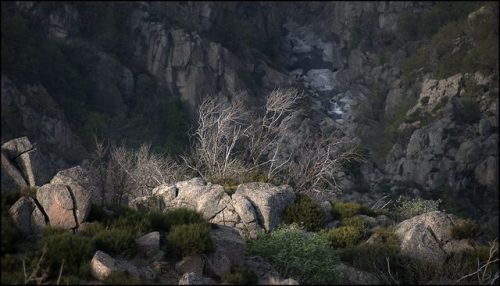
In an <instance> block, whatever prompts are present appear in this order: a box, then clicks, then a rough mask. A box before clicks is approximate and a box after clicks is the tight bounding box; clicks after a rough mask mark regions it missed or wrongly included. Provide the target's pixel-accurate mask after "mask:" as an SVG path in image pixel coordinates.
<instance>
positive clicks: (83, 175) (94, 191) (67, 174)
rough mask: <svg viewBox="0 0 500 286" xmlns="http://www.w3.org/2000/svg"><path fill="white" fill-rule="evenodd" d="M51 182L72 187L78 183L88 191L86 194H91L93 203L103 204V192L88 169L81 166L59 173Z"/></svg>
mask: <svg viewBox="0 0 500 286" xmlns="http://www.w3.org/2000/svg"><path fill="white" fill-rule="evenodd" d="M50 182H51V183H58V184H69V186H70V187H71V184H75V183H77V184H79V185H81V186H82V187H83V188H84V189H85V190H86V193H90V194H91V197H92V200H91V202H92V203H97V204H100V203H102V197H101V190H100V188H99V186H98V184H97V182H96V181H95V180H94V179H93V176H92V175H91V174H90V172H89V171H88V170H87V168H84V167H82V166H80V165H77V166H74V167H71V168H68V169H64V170H61V171H59V172H57V174H56V175H55V176H54V177H53V178H52V180H51V181H50ZM86 196H87V195H86V194H85V197H86Z"/></svg>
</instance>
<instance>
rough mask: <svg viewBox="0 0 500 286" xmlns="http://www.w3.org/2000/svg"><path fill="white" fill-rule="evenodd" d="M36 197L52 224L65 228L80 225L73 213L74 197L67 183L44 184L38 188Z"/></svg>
mask: <svg viewBox="0 0 500 286" xmlns="http://www.w3.org/2000/svg"><path fill="white" fill-rule="evenodd" d="M36 198H37V200H38V201H39V202H40V205H41V206H42V208H43V209H44V211H45V213H46V214H47V216H48V217H49V222H50V226H52V227H55V228H65V229H70V228H76V227H77V226H78V224H77V222H76V220H75V215H74V213H73V209H74V207H75V206H74V204H73V199H72V198H71V193H70V191H69V189H68V187H67V186H66V185H63V184H46V185H43V186H42V187H40V188H39V189H38V191H37V193H36Z"/></svg>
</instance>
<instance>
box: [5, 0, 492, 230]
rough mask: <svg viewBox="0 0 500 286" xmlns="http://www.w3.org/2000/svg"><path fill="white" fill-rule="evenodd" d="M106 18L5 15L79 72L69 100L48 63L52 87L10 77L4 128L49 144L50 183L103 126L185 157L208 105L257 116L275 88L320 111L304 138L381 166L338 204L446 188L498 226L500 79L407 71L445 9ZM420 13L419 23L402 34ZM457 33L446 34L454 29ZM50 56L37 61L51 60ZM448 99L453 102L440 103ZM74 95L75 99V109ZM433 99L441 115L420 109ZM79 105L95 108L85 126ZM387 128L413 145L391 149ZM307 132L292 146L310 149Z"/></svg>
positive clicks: (44, 175)
mask: <svg viewBox="0 0 500 286" xmlns="http://www.w3.org/2000/svg"><path fill="white" fill-rule="evenodd" d="M483 4H484V3H480V4H477V6H476V7H472V8H470V7H469V8H467V9H469V10H470V11H468V12H467V14H466V15H460V19H468V18H470V19H473V18H474V17H473V16H474V14H473V13H476V14H475V15H476V17H477V15H478V14H477V13H479V15H480V17H481V14H480V13H483V15H487V14H484V13H485V12H484V9H483V10H480V9H479V8H480V7H481V6H484V5H483ZM101 5H102V6H99V4H88V3H80V4H77V3H75V4H72V3H65V4H61V5H50V4H48V3H43V2H40V3H37V2H33V3H32V2H18V3H15V2H12V3H5V4H4V3H3V4H2V11H8V12H2V13H5V15H6V16H9V17H13V16H14V15H18V16H20V17H22V18H23V19H25V21H26V22H27V23H28V27H29V29H31V30H30V31H31V33H32V34H33V37H34V38H35V39H37V40H39V41H40V42H43V43H57V44H56V45H59V46H60V48H59V51H60V54H61V55H62V56H60V57H59V56H58V57H55V56H54V60H56V59H57V60H60V61H61V62H60V63H61V64H62V65H68V66H71V67H73V68H74V70H75V71H74V73H75V75H76V76H75V77H74V78H69V77H68V78H65V80H67V81H69V82H70V84H69V88H68V89H64V88H61V89H58V88H57V87H54V85H53V84H51V81H52V80H53V78H50V77H42V75H43V74H44V73H45V72H46V73H47V74H53V75H54V78H58V77H59V75H58V74H57V73H58V72H60V70H58V69H57V67H52V66H48V64H47V63H43V64H40V70H41V71H42V72H41V73H39V75H38V76H39V77H40V79H37V80H35V81H34V82H30V81H27V80H24V79H23V78H22V77H23V74H21V73H20V72H19V71H18V70H16V69H15V68H13V67H12V66H7V68H6V69H2V126H3V127H5V126H6V127H7V128H5V130H4V128H2V143H3V142H5V141H8V140H10V139H12V138H14V137H17V136H18V135H19V134H18V133H22V135H26V136H29V138H30V139H31V140H32V141H33V142H37V143H38V144H39V147H40V151H41V152H36V153H37V154H36V155H35V156H34V158H33V165H34V168H35V169H36V170H37V171H36V173H37V174H40V175H37V185H43V184H44V183H47V182H48V180H49V179H50V178H51V177H52V176H53V175H54V174H55V173H56V172H57V171H58V170H61V169H64V168H67V167H70V166H73V165H76V164H78V163H80V162H81V161H82V160H83V159H88V158H89V156H88V152H89V151H91V148H92V147H91V144H89V142H90V143H93V142H92V137H91V134H90V132H91V131H92V130H94V129H96V130H97V129H100V131H101V133H102V135H104V136H106V137H109V138H110V139H111V140H113V141H115V142H119V141H120V140H121V139H123V138H127V140H128V142H127V143H130V145H132V146H134V145H135V146H138V145H139V144H140V143H142V142H141V141H144V140H145V139H146V140H147V141H151V142H153V145H154V146H156V147H158V149H159V150H163V151H164V150H176V151H179V150H182V148H181V147H182V146H185V145H187V144H186V140H185V137H183V136H184V135H182V134H184V133H185V131H187V126H186V124H185V123H186V122H188V123H193V122H194V119H195V110H196V108H197V106H198V105H199V103H200V101H201V99H202V98H203V97H204V96H205V95H207V94H216V95H218V96H221V97H227V98H235V97H243V99H244V101H245V102H246V103H247V104H248V105H249V106H250V107H249V108H252V109H257V108H258V107H259V106H260V105H261V104H262V102H263V98H264V96H265V95H266V94H268V93H269V92H270V91H271V90H272V89H273V88H274V87H277V86H279V87H283V88H286V87H291V86H295V87H299V88H300V89H302V90H304V92H305V93H306V94H307V96H308V100H309V102H310V105H311V106H310V108H309V110H310V113H309V114H307V115H306V116H304V118H301V119H300V120H301V121H300V122H297V126H301V127H302V126H303V128H300V129H299V128H297V130H310V132H311V133H313V134H314V133H319V131H320V130H321V131H325V130H335V129H340V130H341V131H342V132H343V136H345V137H346V138H348V139H350V140H353V141H354V142H357V143H359V144H360V146H361V147H362V148H365V149H367V150H368V151H369V154H370V159H368V160H367V162H365V163H364V164H362V165H361V166H360V167H359V168H358V169H355V170H346V171H345V172H343V173H342V174H339V180H338V181H339V182H340V185H341V187H342V189H343V190H344V195H343V196H342V197H341V198H340V199H348V198H349V199H353V200H367V203H372V202H374V201H376V200H377V198H380V197H381V196H383V195H387V194H389V195H391V196H394V197H397V196H398V195H399V194H403V193H406V194H409V195H412V196H413V195H414V194H417V195H423V194H425V195H427V194H429V195H428V196H429V197H433V198H440V197H443V196H444V195H443V192H444V191H443V190H445V189H446V190H448V193H449V195H450V197H451V198H452V199H451V200H453V201H456V202H458V203H459V204H462V205H461V207H462V208H465V209H466V210H467V211H468V212H469V213H470V214H473V215H474V216H475V217H477V218H481V217H483V218H482V220H483V221H486V220H488V218H487V217H484V216H488V215H493V216H495V215H496V216H497V215H498V201H495V200H488V199H485V198H488V197H492V195H491V194H492V193H493V194H498V186H497V185H498V178H497V176H496V174H497V173H498V152H497V151H495V150H496V147H497V145H498V105H499V104H498V84H497V82H498V65H497V69H496V70H497V72H496V74H495V73H494V72H493V73H491V74H484V73H479V74H477V73H476V70H473V71H467V72H465V71H464V72H462V73H460V75H459V76H458V79H457V77H454V76H455V75H449V76H439V77H437V76H434V75H433V74H432V71H431V72H429V71H427V73H426V74H422V75H419V74H418V73H417V71H418V70H420V67H415V68H414V69H413V70H411V75H412V76H411V79H412V81H411V82H410V83H409V84H406V83H404V77H405V76H406V74H405V72H406V71H404V64H403V63H404V62H405V59H408V58H411V57H412V55H415V54H416V51H417V49H418V48H419V47H420V46H422V45H423V44H425V43H428V42H429V41H430V36H429V35H426V36H418V35H416V36H412V34H411V33H409V31H410V32H411V31H413V30H411V29H410V28H412V26H411V24H413V25H416V24H422V26H425V25H424V24H425V23H424V20H425V19H426V18H425V17H424V16H425V15H428V14H426V13H429V11H438V10H436V7H438V6H439V5H438V4H436V3H432V2H332V3H300V2H297V3H269V2H252V3H212V2H199V3H197V2H187V3H157V2H154V3H148V2H140V3H139V2H134V3H132V2H131V3H128V4H127V5H122V6H115V5H119V4H101ZM485 7H486V6H485ZM4 8H5V9H4ZM433 9H434V10H433ZM467 9H464V10H466V11H467ZM486 10H487V9H486ZM93 11H94V12H95V11H97V12H99V13H94V14H95V15H94V14H93ZM477 11H479V12H477ZM408 14H413V15H414V16H415V17H421V18H417V19H413V20H414V22H415V23H412V22H404V21H403V19H405V17H407V16H408ZM2 15H4V14H2ZM93 15H94V16H93ZM422 15H424V16H422ZM471 15H472V16H471ZM9 17H2V18H5V19H7V18H9ZM92 17H93V18H92ZM496 17H497V18H498V14H496ZM445 18H446V17H445V16H442V17H441V18H440V19H445ZM452 20H453V21H454V20H458V19H451V20H449V22H452ZM2 21H4V20H2ZM443 21H445V20H440V21H438V23H436V25H435V26H436V28H435V29H436V30H435V31H432V32H433V33H436V32H437V28H438V27H440V26H444V25H445V24H446V23H447V22H443ZM471 21H472V20H471ZM6 23H7V24H9V22H8V21H7V20H6ZM2 26H4V25H2ZM33 26H35V27H38V28H39V29H33ZM408 26H409V27H408ZM99 31H105V32H106V33H104V34H105V35H104V36H102V35H101V34H102V33H98V32H99ZM2 33H3V30H2ZM429 33H430V32H429ZM417 34H418V33H417ZM430 35H432V34H430ZM465 42H467V41H465ZM42 46H43V45H40V49H39V48H38V47H36V48H35V49H36V50H40V51H43V52H45V50H42V48H41V47H42ZM459 48H460V47H457V49H458V50H460V49H459ZM28 51H29V49H28ZM49 51H50V50H49ZM35 54H36V53H35ZM56 54H57V53H56ZM61 57H62V58H64V61H63V60H62V59H61ZM44 64H45V65H46V66H44ZM14 66H15V65H14ZM76 78H81V79H84V81H85V82H84V83H82V82H77V81H76V80H75V79H76ZM433 80H436V81H433ZM473 80H474V81H475V83H474V86H475V85H479V87H480V88H478V89H477V90H474V91H473V92H475V94H474V98H476V99H477V104H478V105H479V110H480V118H479V119H478V120H475V121H474V122H459V121H460V120H459V119H460V117H461V114H463V104H462V103H461V98H462V97H463V96H465V94H466V93H470V92H472V91H468V90H471V85H470V84H469V85H468V86H467V84H468V83H469V82H470V81H473ZM466 83H467V84H466ZM88 86H89V87H88ZM87 87H88V90H87ZM435 88H438V89H439V91H440V92H442V93H444V94H445V95H446V96H445V97H446V98H447V99H446V100H447V102H446V103H443V104H442V105H441V106H439V105H438V104H436V102H438V103H439V102H440V100H442V96H441V94H439V93H438V92H437V91H435ZM80 90H84V91H80ZM240 91H245V92H246V93H240ZM495 94H496V97H495ZM73 97H74V100H75V102H73V101H71V102H69V101H68V100H67V98H73ZM426 97H429V98H431V99H430V101H429V104H431V105H432V106H434V107H436V106H437V107H436V110H438V111H440V112H439V113H438V112H436V113H434V111H433V110H430V109H429V110H427V107H426V106H425V104H422V103H421V102H424V101H425V100H424V98H426ZM82 98H84V99H82ZM411 98H413V100H416V101H417V103H415V105H412V106H410V107H409V108H408V109H411V108H412V107H413V106H417V109H415V110H417V111H418V112H415V113H413V114H408V113H404V114H403V115H402V116H400V117H401V118H399V119H398V120H399V121H398V120H396V119H395V120H394V121H391V120H392V118H394V117H396V115H395V114H399V113H401V109H403V108H402V107H401V106H402V105H403V103H405V102H407V101H410V99H411ZM40 99H42V101H40ZM37 100H38V101H37ZM443 102H444V100H443ZM42 104H44V105H42ZM439 104H440V103H439ZM4 105H5V106H6V108H5V109H6V111H7V112H4ZM77 106H85V108H87V109H88V110H91V111H90V112H86V111H85V112H83V113H82V111H81V110H80V111H78V112H80V113H82V114H79V113H78V112H77V111H75V109H74V107H77ZM172 106H173V107H172ZM177 107H182V108H179V109H177ZM179 110H180V111H179ZM403 111H404V110H403ZM16 114H17V115H16ZM418 116H420V117H421V118H418ZM128 118H133V120H131V121H127V119H128ZM415 118H417V119H416V120H414V119H415ZM428 119H429V120H428ZM430 119H434V120H430ZM425 121H430V122H425ZM129 122H131V123H129ZM181 123H182V124H181ZM389 123H391V124H392V125H391V124H389ZM396 123H398V124H396ZM391 128H392V129H391ZM387 130H389V131H391V130H402V131H401V132H399V133H397V134H398V135H397V136H400V135H399V134H406V133H408V135H407V136H406V137H407V138H402V140H394V141H390V142H386V141H385V138H388V137H390V136H388V135H387V133H385V132H387ZM300 132H302V131H296V133H297V134H294V136H295V137H297V138H301V136H303V137H307V136H309V135H308V134H306V133H305V132H304V134H300ZM393 133H396V132H393ZM393 133H391V134H393ZM181 135H182V136H181ZM391 136H392V135H391ZM397 136H395V137H397ZM402 137H403V136H402ZM183 140H184V141H183ZM396 141H397V142H396ZM84 146H85V147H84ZM179 146H181V147H179ZM380 150H382V151H380ZM495 178H496V179H495ZM408 186H411V187H408ZM2 189H3V186H2ZM440 190H441V191H440ZM469 190H476V191H474V192H471V191H469ZM367 191H368V193H370V196H372V195H373V198H371V197H370V196H369V195H368V194H366V193H367ZM493 197H496V196H493Z"/></svg>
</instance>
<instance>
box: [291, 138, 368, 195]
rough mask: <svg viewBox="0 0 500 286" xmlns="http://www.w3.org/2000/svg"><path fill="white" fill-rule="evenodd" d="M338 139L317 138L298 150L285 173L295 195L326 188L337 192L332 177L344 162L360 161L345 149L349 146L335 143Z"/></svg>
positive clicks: (340, 142)
mask: <svg viewBox="0 0 500 286" xmlns="http://www.w3.org/2000/svg"><path fill="white" fill-rule="evenodd" d="M338 137H339V136H335V135H333V134H332V135H330V136H325V135H320V136H319V137H318V138H314V139H313V140H310V141H309V142H304V143H303V144H302V145H301V146H300V153H298V154H296V156H295V158H294V161H293V163H292V164H290V168H289V169H288V173H289V178H288V179H289V182H291V183H292V184H293V185H294V186H295V188H296V189H297V190H299V191H306V190H309V191H316V192H318V191H319V190H321V189H326V188H329V189H331V190H334V191H341V190H340V189H339V187H338V185H337V182H336V179H335V176H336V174H337V173H338V172H340V171H341V170H342V168H343V164H344V163H345V162H348V161H352V160H356V161H360V160H363V158H362V157H361V156H360V154H358V153H357V152H356V148H352V147H351V148H349V147H347V146H348V145H349V142H345V141H343V140H341V139H338Z"/></svg>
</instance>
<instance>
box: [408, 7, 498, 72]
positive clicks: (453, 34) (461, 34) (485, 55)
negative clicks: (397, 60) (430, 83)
mask: <svg viewBox="0 0 500 286" xmlns="http://www.w3.org/2000/svg"><path fill="white" fill-rule="evenodd" d="M460 3H461V4H458V5H456V4H455V3H454V4H452V3H451V2H447V3H446V4H445V3H440V5H436V7H435V9H434V10H432V11H431V12H430V13H429V14H426V16H425V17H424V18H428V20H426V21H424V22H423V23H424V25H423V26H422V27H427V28H424V30H425V32H424V33H426V34H427V35H428V36H430V35H432V39H431V40H430V42H428V43H425V44H423V45H422V46H421V47H420V48H419V49H418V50H417V51H416V52H415V53H414V54H413V55H412V56H411V57H410V58H408V60H406V61H405V62H404V63H403V65H402V66H401V71H402V73H403V76H404V77H407V78H408V77H409V76H411V74H412V72H414V71H415V70H417V69H419V68H423V71H422V72H423V73H428V72H431V73H432V74H433V75H434V76H435V77H436V78H446V77H448V76H451V75H454V74H456V73H459V72H461V73H464V72H476V71H478V70H479V71H482V72H484V73H486V74H496V73H498V3H496V2H489V3H486V4H485V6H484V9H481V10H480V12H479V14H476V15H475V17H472V18H471V19H469V18H466V16H467V15H468V13H470V12H472V11H474V9H473V8H478V7H479V5H478V4H480V3H473V2H460ZM449 5H451V6H449ZM464 18H465V19H464ZM437 22H439V23H437ZM426 23H428V24H426ZM438 28H439V30H438ZM434 32H435V33H434ZM460 39H468V40H467V41H463V40H462V41H460ZM496 76H498V74H497V75H496Z"/></svg>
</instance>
